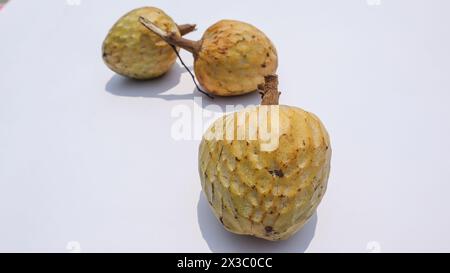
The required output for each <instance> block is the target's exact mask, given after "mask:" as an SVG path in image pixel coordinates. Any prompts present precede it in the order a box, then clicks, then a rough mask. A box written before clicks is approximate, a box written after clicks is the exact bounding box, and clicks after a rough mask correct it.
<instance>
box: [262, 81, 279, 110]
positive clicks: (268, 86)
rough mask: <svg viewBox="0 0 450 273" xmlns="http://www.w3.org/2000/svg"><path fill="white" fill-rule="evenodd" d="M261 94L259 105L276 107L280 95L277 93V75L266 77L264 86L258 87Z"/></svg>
mask: <svg viewBox="0 0 450 273" xmlns="http://www.w3.org/2000/svg"><path fill="white" fill-rule="evenodd" d="M258 88H259V89H260V90H261V92H260V94H261V105H278V104H279V99H280V95H281V93H280V92H278V75H276V74H273V75H267V76H265V77H264V84H261V85H260V86H259V87H258Z"/></svg>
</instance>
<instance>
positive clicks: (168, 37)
mask: <svg viewBox="0 0 450 273" xmlns="http://www.w3.org/2000/svg"><path fill="white" fill-rule="evenodd" d="M139 21H140V22H141V24H142V25H144V26H145V27H146V28H148V29H149V30H151V31H153V32H154V33H155V34H156V35H158V36H159V37H161V39H163V40H164V41H166V42H167V43H169V44H171V45H174V46H177V47H181V48H183V49H185V50H187V51H189V52H191V53H192V54H194V56H195V55H197V53H198V52H199V51H200V47H201V42H200V41H198V42H196V41H192V40H188V39H185V38H183V37H179V36H178V35H177V34H176V33H174V32H171V33H168V32H166V31H164V30H162V29H160V28H159V27H158V26H156V25H155V24H153V23H152V22H151V21H150V20H148V19H146V18H144V17H142V16H141V17H139Z"/></svg>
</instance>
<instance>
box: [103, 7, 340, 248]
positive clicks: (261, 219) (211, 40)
mask: <svg viewBox="0 0 450 273" xmlns="http://www.w3.org/2000/svg"><path fill="white" fill-rule="evenodd" d="M194 29H195V25H181V26H178V25H177V24H176V23H175V22H174V21H173V20H172V19H171V18H170V17H169V16H168V15H167V14H165V13H164V12H163V11H161V10H159V9H157V8H141V9H136V10H133V11H131V12H130V13H128V14H126V15H125V16H124V17H122V18H121V19H120V20H119V21H118V22H117V23H116V24H115V25H114V26H113V28H112V29H111V30H110V32H109V34H108V36H107V37H106V39H105V42H104V44H103V58H104V60H105V62H106V64H107V65H108V66H109V67H110V68H111V69H112V70H113V71H115V72H117V73H118V74H121V75H123V76H126V77H130V78H135V79H153V78H156V77H159V76H161V75H163V74H164V73H166V72H167V71H168V70H169V69H170V68H171V66H172V65H173V64H174V62H175V60H176V57H177V55H178V53H177V50H178V49H179V48H182V49H185V50H187V51H189V52H191V53H192V54H193V56H194V70H195V75H196V77H197V79H198V81H199V82H200V84H201V85H202V86H203V88H204V89H205V90H206V91H207V92H209V93H211V94H214V95H219V96H234V95H241V94H245V93H249V92H252V91H255V90H260V92H261V94H262V101H261V105H259V106H255V107H248V108H247V109H245V110H243V111H240V112H236V113H232V114H228V115H225V116H224V117H222V118H219V119H218V120H216V121H215V122H214V123H213V124H212V125H211V127H210V128H209V129H208V130H207V131H206V132H205V134H204V136H203V138H202V141H201V143H200V148H199V154H198V167H199V174H200V179H201V184H202V189H203V192H204V194H205V196H206V199H207V200H208V203H209V204H210V206H211V208H212V210H213V212H214V215H215V216H216V217H217V219H218V220H219V221H220V222H221V223H222V225H223V226H224V227H225V228H226V229H227V230H229V231H231V232H233V233H237V234H244V235H251V236H256V237H259V238H263V239H266V240H283V239H287V238H289V237H290V236H292V235H293V234H294V233H295V232H297V231H298V230H300V229H301V228H302V227H303V226H304V225H305V224H306V223H307V221H308V220H309V219H310V217H311V216H312V215H313V214H314V212H315V211H316V208H317V206H318V205H319V203H320V201H321V200H322V198H323V195H324V193H325V191H326V188H327V181H328V176H329V172H330V161H331V146H330V139H329V135H328V133H327V130H326V129H325V127H324V125H323V124H322V122H321V121H320V120H319V118H318V117H317V116H315V115H314V114H312V113H309V112H307V111H304V110H302V109H300V108H297V107H293V106H287V105H279V96H280V92H279V91H278V76H277V75H276V74H275V72H276V70H277V66H278V57H277V51H276V49H275V46H274V45H273V43H272V42H271V41H270V40H269V38H267V37H266V35H265V34H264V33H263V32H261V31H260V30H258V29H257V28H255V27H254V26H252V25H250V24H247V23H243V22H239V21H233V20H222V21H219V22H217V23H215V24H214V25H212V26H211V27H209V28H208V29H207V30H206V31H205V33H204V34H203V37H202V39H201V40H200V41H192V40H188V39H185V38H183V37H182V36H183V35H184V34H187V33H189V32H191V31H193V30H194Z"/></svg>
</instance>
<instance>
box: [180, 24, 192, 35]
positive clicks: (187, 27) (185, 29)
mask: <svg viewBox="0 0 450 273" xmlns="http://www.w3.org/2000/svg"><path fill="white" fill-rule="evenodd" d="M177 27H178V30H179V31H180V34H181V36H184V35H186V34H188V33H191V32H193V31H195V30H197V25H195V24H183V25H177Z"/></svg>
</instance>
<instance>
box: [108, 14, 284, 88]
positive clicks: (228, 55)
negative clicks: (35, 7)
mask: <svg viewBox="0 0 450 273" xmlns="http://www.w3.org/2000/svg"><path fill="white" fill-rule="evenodd" d="M149 29H150V30H151V31H150V30H149ZM194 29H195V25H182V26H177V24H176V23H175V22H174V21H173V20H172V18H170V17H169V16H168V15H167V14H166V13H164V12H163V11H162V10H160V9H157V8H153V7H145V8H140V9H136V10H133V11H131V12H129V13H128V14H126V15H125V16H123V17H122V18H120V19H119V21H118V22H117V23H116V24H115V25H114V26H113V27H112V29H111V30H110V31H109V34H108V35H107V37H106V39H105V41H104V43H103V59H104V61H105V63H106V64H107V66H108V67H109V68H110V69H111V70H113V71H114V72H116V73H118V74H120V75H123V76H126V77H130V78H135V79H153V78H156V77H159V76H161V75H163V74H165V73H166V72H167V71H169V69H170V68H171V67H172V65H173V64H174V63H175V60H176V52H175V51H174V50H173V47H172V46H177V47H180V48H183V49H185V50H188V51H189V52H191V53H192V54H193V55H194V59H195V62H194V70H195V75H196V77H197V79H198V81H199V82H200V84H201V85H202V86H203V88H204V89H205V90H206V91H207V92H209V93H211V94H214V95H218V96H235V95H242V94H246V93H249V92H252V91H255V90H257V87H258V85H260V84H262V83H264V76H266V75H270V74H273V73H275V72H276V70H277V66H278V57H277V51H276V49H275V46H274V45H273V43H272V42H271V41H270V40H269V38H267V36H266V35H265V34H264V33H263V32H262V31H260V30H258V29H257V28H256V27H254V26H252V25H250V24H247V23H243V22H239V21H233V20H222V21H219V22H217V23H215V24H214V25H212V26H211V27H209V28H208V29H207V30H206V31H205V33H204V35H203V37H202V39H201V40H200V41H191V40H187V39H185V38H183V37H182V35H183V34H187V33H189V32H191V31H193V30H194ZM170 45H172V46H170Z"/></svg>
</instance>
